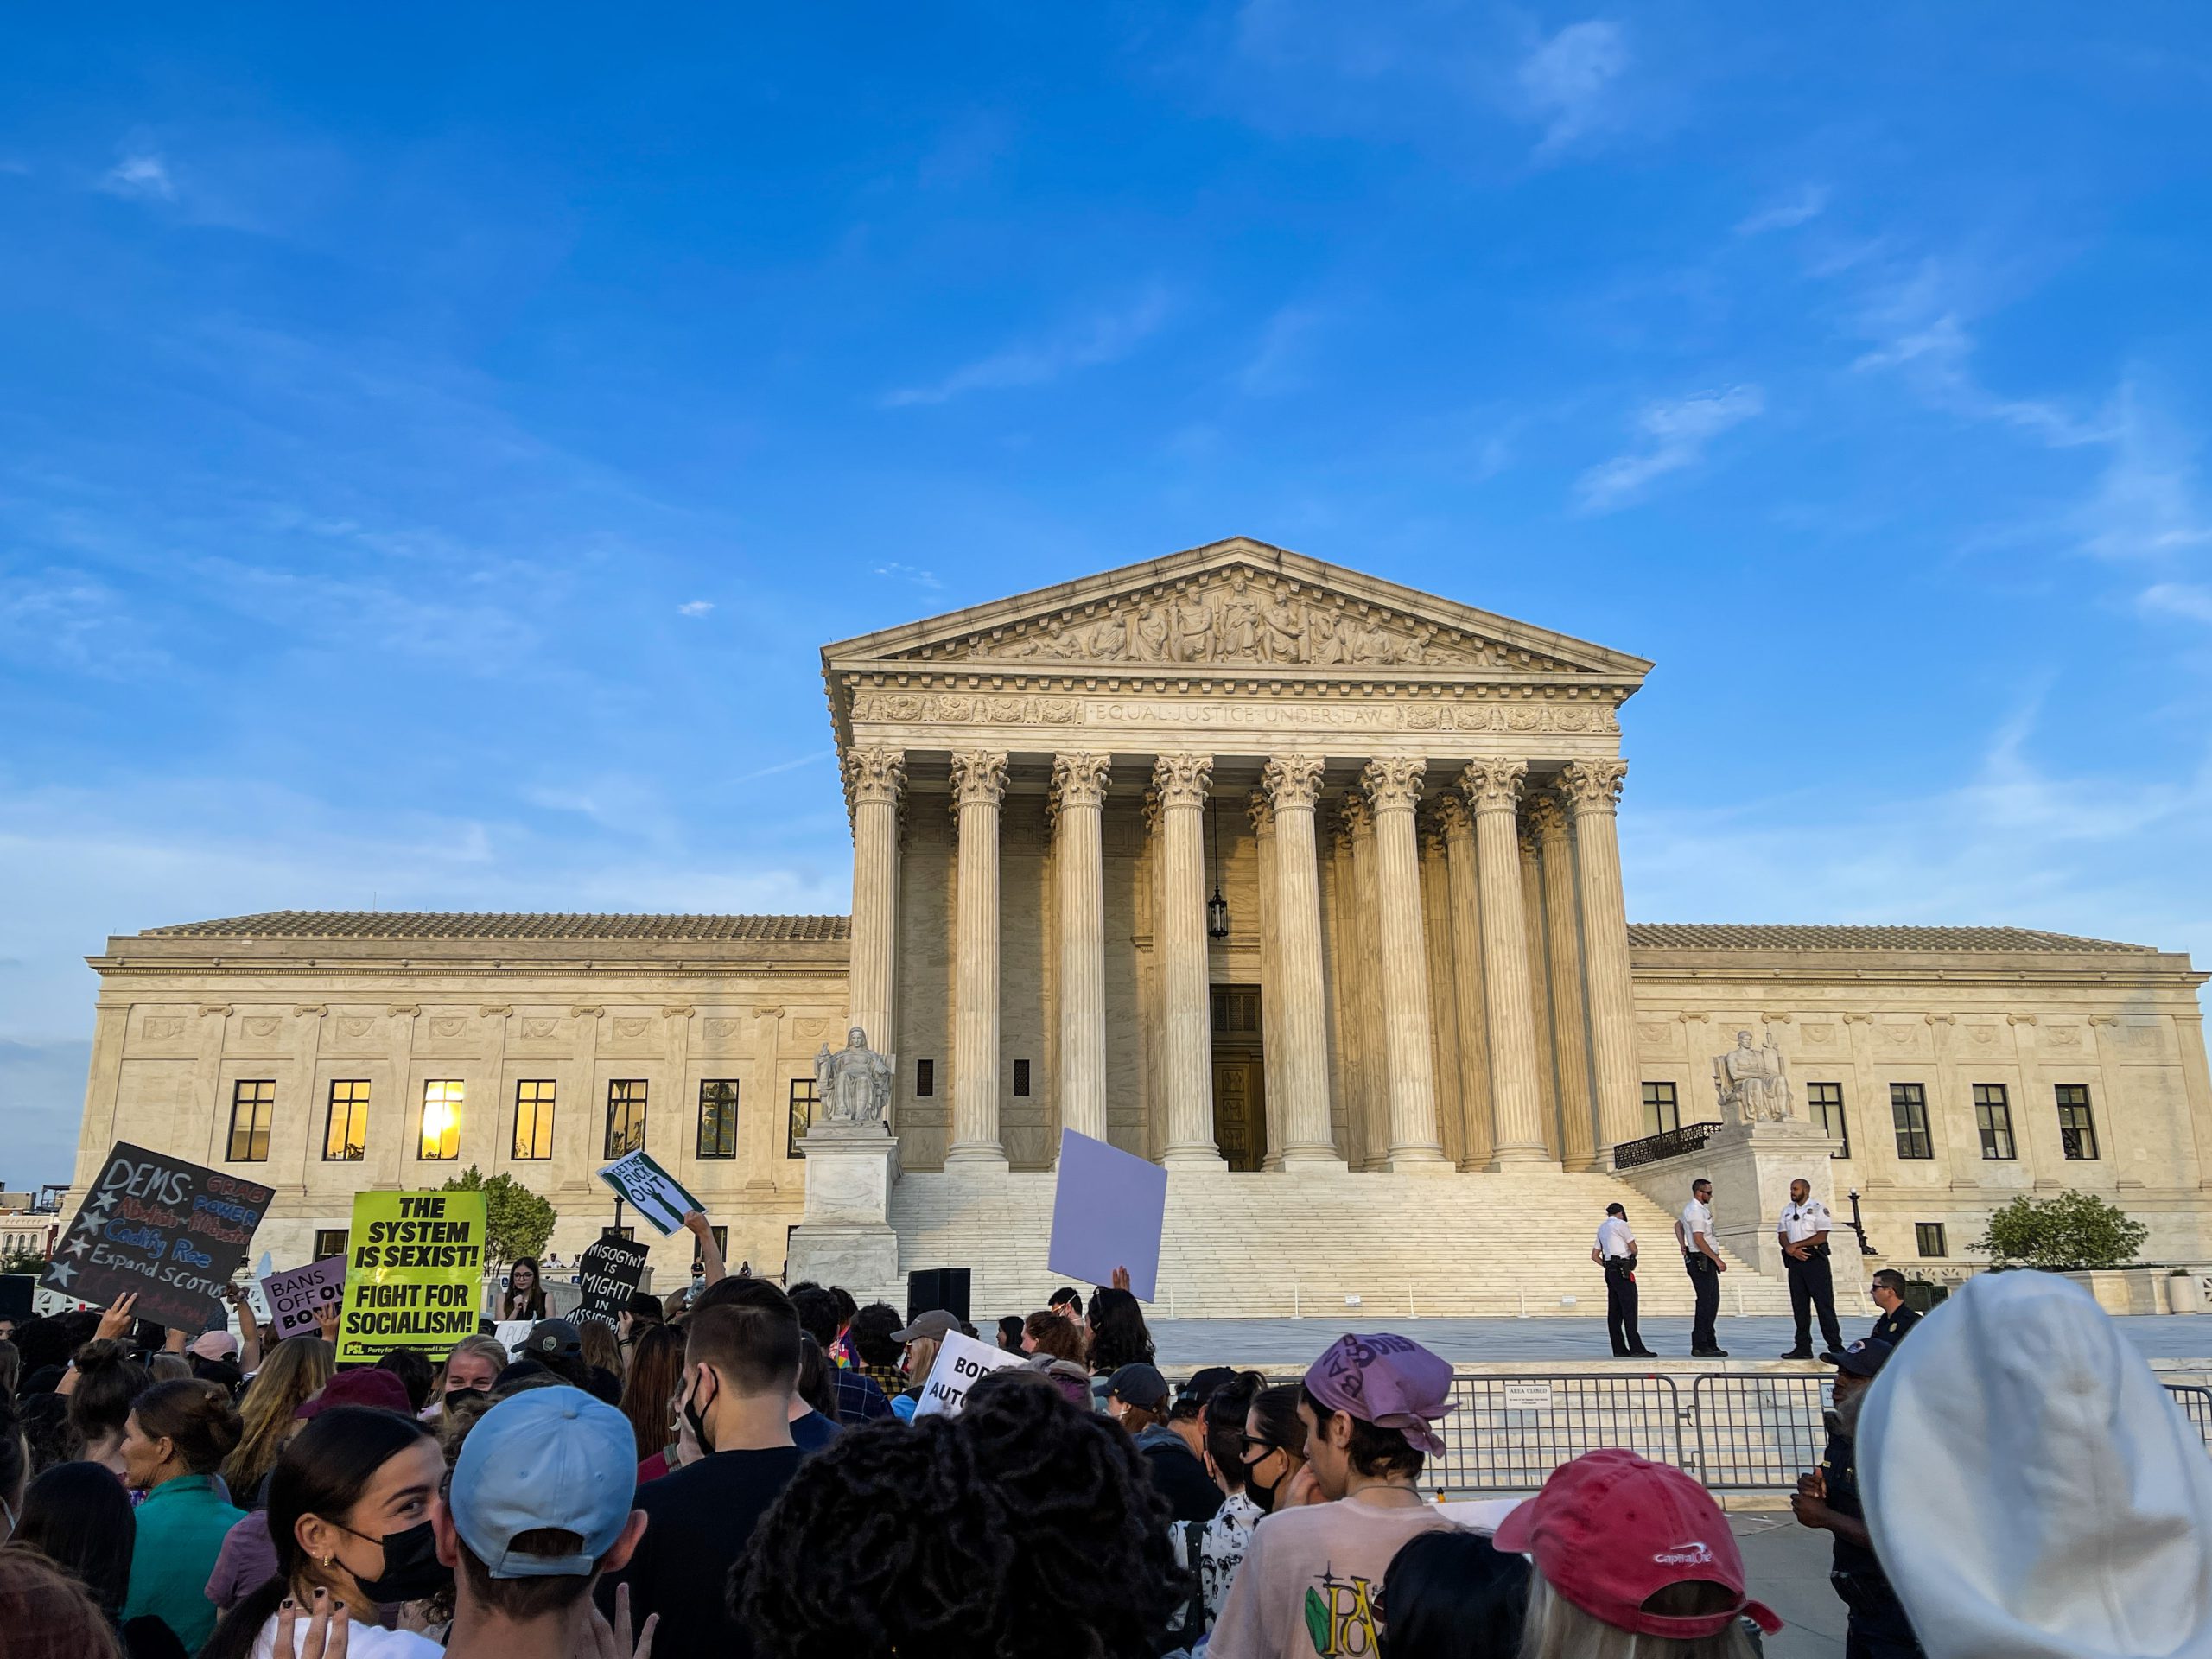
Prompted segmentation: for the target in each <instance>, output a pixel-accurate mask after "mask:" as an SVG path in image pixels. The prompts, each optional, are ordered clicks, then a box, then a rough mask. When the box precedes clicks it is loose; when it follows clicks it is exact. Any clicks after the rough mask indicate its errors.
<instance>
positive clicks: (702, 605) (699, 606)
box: [676, 599, 715, 616]
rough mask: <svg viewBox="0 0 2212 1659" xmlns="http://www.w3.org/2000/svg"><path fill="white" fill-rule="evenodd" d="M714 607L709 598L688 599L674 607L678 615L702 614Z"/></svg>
mask: <svg viewBox="0 0 2212 1659" xmlns="http://www.w3.org/2000/svg"><path fill="white" fill-rule="evenodd" d="M714 608H715V601H713V600H711V599H689V600H686V601H683V604H681V605H679V606H677V607H676V613H677V615H678V616H704V615H706V614H707V613H709V612H710V611H712V610H713V609H714Z"/></svg>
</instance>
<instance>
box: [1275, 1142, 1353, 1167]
mask: <svg viewBox="0 0 2212 1659" xmlns="http://www.w3.org/2000/svg"><path fill="white" fill-rule="evenodd" d="M1274 1167H1275V1168H1276V1169H1278V1170H1284V1169H1342V1168H1344V1159H1343V1157H1342V1156H1341V1155H1340V1154H1338V1151H1337V1149H1336V1148H1335V1147H1287V1148H1286V1149H1285V1150H1284V1152H1283V1154H1282V1158H1281V1160H1280V1161H1279V1162H1278V1163H1276V1164H1275V1166H1274Z"/></svg>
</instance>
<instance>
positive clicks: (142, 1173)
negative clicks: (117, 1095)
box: [39, 1141, 272, 1332]
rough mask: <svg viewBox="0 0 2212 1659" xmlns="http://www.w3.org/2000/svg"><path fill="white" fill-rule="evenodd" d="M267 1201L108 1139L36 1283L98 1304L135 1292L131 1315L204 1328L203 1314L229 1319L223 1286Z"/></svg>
mask: <svg viewBox="0 0 2212 1659" xmlns="http://www.w3.org/2000/svg"><path fill="white" fill-rule="evenodd" d="M271 1196H272V1194H271V1192H270V1189H269V1188H267V1187H265V1186H257V1185H255V1184H254V1183H253V1182H251V1181H242V1180H239V1179H238V1178H237V1177H236V1176H234V1175H226V1174H224V1173H222V1172H221V1171H220V1170H215V1169H203V1168H201V1167H200V1166H199V1165H198V1164H188V1163H186V1162H185V1161H184V1160H182V1159H181V1158H172V1157H170V1156H169V1155H168V1154H167V1153H162V1152H148V1151H147V1150H146V1149H145V1148H144V1147H134V1146H132V1145H130V1143H129V1142H128V1141H118V1142H117V1143H116V1145H115V1149H114V1150H113V1151H112V1152H111V1153H109V1154H108V1155H107V1161H106V1162H105V1164H103V1165H102V1166H101V1168H100V1174H99V1179H98V1180H97V1181H96V1182H94V1183H93V1185H92V1191H91V1192H88V1193H87V1194H86V1197H85V1204H84V1207H83V1208H82V1209H80V1210H79V1211H77V1219H76V1220H75V1221H74V1222H73V1223H72V1224H70V1228H69V1231H68V1234H67V1236H66V1237H64V1238H63V1239H62V1241H61V1243H60V1245H59V1246H57V1247H56V1248H55V1249H54V1259H53V1260H52V1261H51V1262H48V1263H47V1264H46V1271H45V1272H44V1273H43V1274H40V1275H39V1283H40V1285H41V1287H44V1288H46V1289H48V1290H54V1291H59V1292H60V1293H61V1294H63V1295H65V1296H73V1297H76V1298H77V1299H78V1300H80V1301H86V1302H91V1303H93V1304H94V1305H96V1306H107V1305H108V1304H110V1303H111V1302H113V1301H114V1300H115V1299H116V1298H117V1297H118V1296H121V1295H124V1294H125V1293H127V1292H130V1291H136V1292H137V1294H138V1302H137V1315H138V1317H139V1318H140V1319H154V1320H156V1321H158V1322H159V1323H161V1324H162V1325H171V1326H174V1327H175V1329H177V1330H180V1331H192V1332H199V1331H201V1330H205V1329H206V1328H207V1324H208V1321H209V1319H210V1318H211V1317H213V1316H216V1315H220V1316H222V1317H223V1318H225V1319H227V1318H228V1317H229V1313H230V1310H229V1309H228V1308H227V1307H226V1306H225V1305H224V1301H223V1289H224V1287H226V1285H228V1284H229V1283H230V1282H231V1275H232V1274H234V1273H236V1272H237V1271H238V1266H239V1264H240V1263H241V1262H244V1261H245V1247H246V1245H247V1243H249V1242H250V1241H251V1239H252V1237H253V1230H254V1229H255V1228H256V1227H258V1226H259V1225H260V1224H261V1217H262V1212H263V1211H265V1210H267V1209H268V1208H269V1200H270V1197H271Z"/></svg>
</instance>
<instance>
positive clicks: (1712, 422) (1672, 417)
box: [1575, 385, 1766, 512]
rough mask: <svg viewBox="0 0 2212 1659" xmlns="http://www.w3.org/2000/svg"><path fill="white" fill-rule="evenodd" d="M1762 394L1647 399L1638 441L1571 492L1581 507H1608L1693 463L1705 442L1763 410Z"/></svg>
mask: <svg viewBox="0 0 2212 1659" xmlns="http://www.w3.org/2000/svg"><path fill="white" fill-rule="evenodd" d="M1765 409H1766V394H1765V393H1764V392H1763V391H1760V389H1759V388H1758V387H1757V386H1750V385H1744V386H1725V387H1722V388H1720V389H1719V390H1717V391H1699V392H1693V393H1691V394H1690V395H1689V396H1688V397H1681V398H1677V399H1675V401H1674V402H1672V403H1665V404H1647V405H1646V406H1645V408H1644V410H1643V412H1642V413H1641V414H1640V415H1638V416H1637V420H1636V425H1637V430H1638V431H1639V432H1640V433H1641V434H1642V441H1641V442H1639V443H1638V444H1637V447H1636V448H1633V449H1631V450H1630V451H1628V452H1627V453H1625V454H1618V455H1615V456H1614V457H1613V458H1612V459H1611V461H1601V462H1599V464H1598V465H1597V466H1595V467H1591V468H1590V469H1589V471H1587V472H1586V473H1584V474H1582V476H1581V478H1580V480H1577V481H1576V484H1575V493H1576V497H1577V499H1578V502H1579V505H1580V507H1581V510H1582V511H1583V512H1613V511H1614V510H1615V509H1616V508H1619V507H1624V506H1626V505H1629V503H1630V502H1631V501H1633V500H1635V499H1637V497H1638V496H1639V495H1641V494H1642V493H1643V491H1644V489H1645V487H1646V486H1648V485H1649V484H1650V483H1651V482H1652V480H1655V479H1659V478H1663V477H1665V476H1666V475H1667V474H1669V473H1677V472H1681V470H1682V469H1683V468H1684V467H1694V466H1695V465H1696V464H1697V463H1698V462H1699V461H1701V460H1703V459H1704V457H1705V451H1706V448H1707V445H1709V444H1710V443H1712V442H1713V440H1714V439H1715V438H1717V437H1719V435H1721V434H1722V433H1724V432H1726V431H1727V430H1728V429H1730V428H1731V427H1735V426H1740V425H1742V424H1743V423H1745V421H1748V420H1751V419H1752V418H1753V417H1754V416H1758V415H1759V414H1762V413H1763V412H1764V410H1765Z"/></svg>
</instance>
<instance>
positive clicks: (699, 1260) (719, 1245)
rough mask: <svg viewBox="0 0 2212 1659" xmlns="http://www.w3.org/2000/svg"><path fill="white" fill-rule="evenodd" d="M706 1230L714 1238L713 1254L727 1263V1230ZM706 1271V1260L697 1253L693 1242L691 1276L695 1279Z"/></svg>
mask: <svg viewBox="0 0 2212 1659" xmlns="http://www.w3.org/2000/svg"><path fill="white" fill-rule="evenodd" d="M707 1230H708V1231H709V1232H710V1233H712V1234H713V1235H714V1236H715V1252H716V1253H717V1254H718V1255H721V1258H722V1260H723V1261H724V1262H728V1260H729V1254H728V1252H729V1229H728V1228H727V1227H709V1228H708V1229H707ZM706 1270H707V1258H706V1257H705V1256H703V1255H701V1254H700V1253H699V1247H698V1245H697V1243H696V1242H695V1243H693V1245H692V1247H691V1276H692V1277H693V1278H695V1279H696V1278H697V1277H698V1276H699V1275H700V1274H702V1273H704V1272H705V1271H706Z"/></svg>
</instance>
